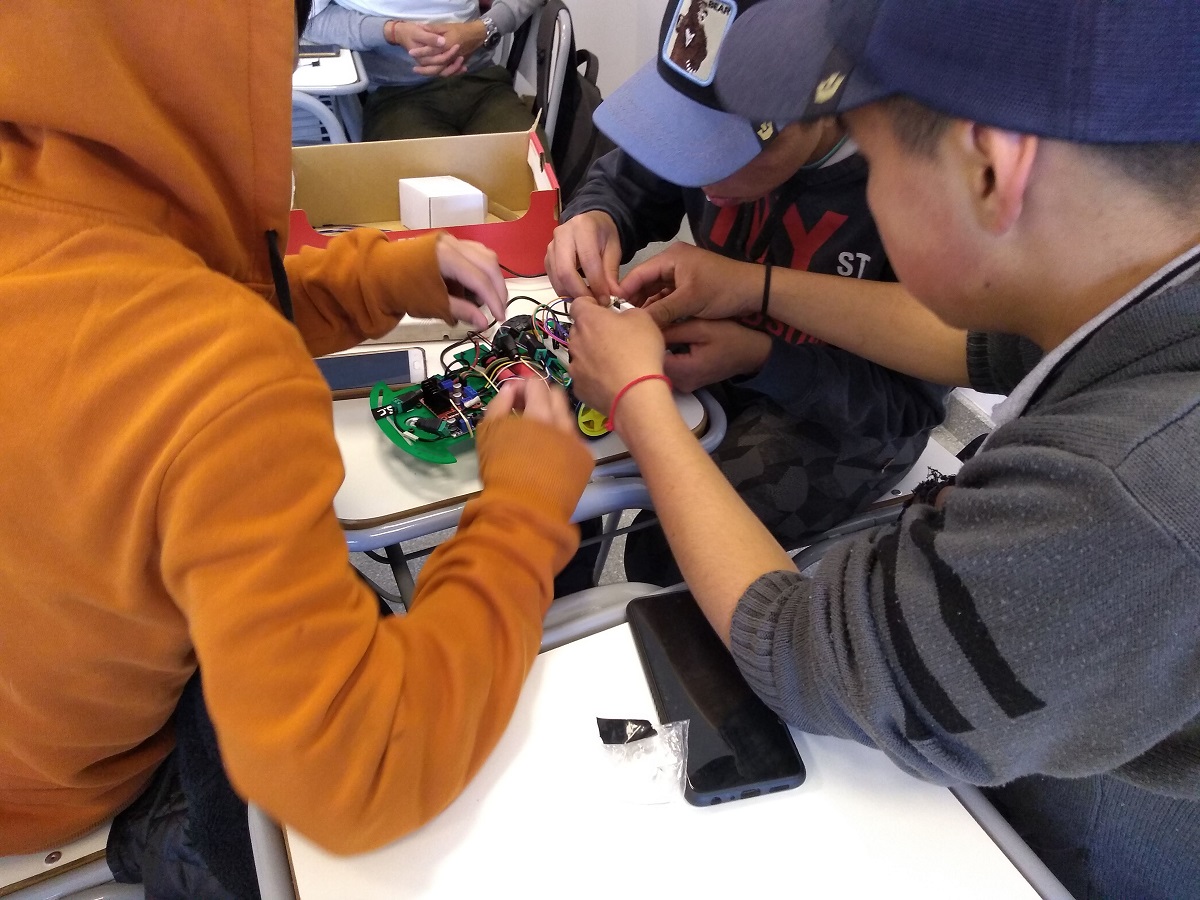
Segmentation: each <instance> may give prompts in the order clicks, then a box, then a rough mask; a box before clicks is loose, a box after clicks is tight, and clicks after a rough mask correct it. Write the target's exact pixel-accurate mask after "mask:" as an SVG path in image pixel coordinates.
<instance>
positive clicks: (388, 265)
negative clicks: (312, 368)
mask: <svg viewBox="0 0 1200 900" xmlns="http://www.w3.org/2000/svg"><path fill="white" fill-rule="evenodd" d="M437 241H438V235H437V234H429V235H422V236H420V237H413V238H404V239H402V240H399V241H389V240H388V239H387V238H386V237H385V236H384V234H383V232H381V231H376V230H375V229H372V228H356V229H354V230H353V231H348V232H346V233H345V234H339V235H338V236H337V237H335V238H334V239H333V240H331V241H330V242H329V245H328V246H327V247H325V248H324V249H318V248H316V247H304V248H302V249H301V250H300V252H299V253H294V254H291V255H289V256H287V257H285V258H284V267H285V268H286V269H287V275H288V288H289V289H290V291H291V295H292V310H293V314H294V316H295V321H296V327H297V328H299V329H300V334H301V335H303V337H304V342H305V344H306V345H307V346H308V349H309V352H310V353H311V354H312V355H313V356H321V355H323V354H326V353H332V352H334V351H335V350H345V349H346V348H347V347H353V346H355V345H356V344H359V343H361V342H362V341H363V339H364V338H369V337H379V336H380V335H382V334H386V333H387V332H388V331H389V330H391V328H392V327H393V326H394V325H395V324H396V321H397V320H398V319H399V318H400V317H401V316H403V315H405V314H406V313H407V314H409V315H413V316H418V317H422V318H437V319H443V320H445V321H447V322H450V321H451V318H450V298H449V295H448V293H447V292H446V283H445V282H444V281H443V280H442V275H441V271H440V269H439V267H438V261H437Z"/></svg>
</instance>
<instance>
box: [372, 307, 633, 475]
mask: <svg viewBox="0 0 1200 900" xmlns="http://www.w3.org/2000/svg"><path fill="white" fill-rule="evenodd" d="M560 303H561V304H562V305H563V306H564V307H565V305H566V301H565V300H558V301H555V302H554V303H552V304H540V305H539V306H538V307H537V309H536V310H535V311H534V313H533V314H532V315H518V316H513V317H512V318H511V319H507V320H506V321H504V322H502V323H501V324H500V325H498V326H496V330H495V333H494V335H493V337H492V338H491V340H490V341H488V340H486V339H485V338H484V337H483V336H482V335H481V334H478V333H475V332H472V333H470V334H468V335H467V337H466V338H465V339H463V340H461V341H459V342H458V343H457V344H454V345H451V347H449V348H447V350H446V351H445V352H444V353H443V354H442V365H443V367H444V368H445V370H446V371H445V372H444V373H443V374H441V375H431V376H430V377H428V378H426V379H425V380H424V381H422V382H421V383H420V386H419V387H417V388H415V389H410V390H408V391H406V392H404V393H397V392H396V391H394V390H393V389H392V388H391V386H389V385H388V384H387V383H386V382H379V383H378V384H376V385H375V387H374V388H373V389H372V391H371V415H372V416H373V418H374V419H375V422H376V424H377V425H378V426H379V427H380V429H381V430H382V431H383V433H384V434H385V435H386V436H387V438H388V440H390V441H391V442H392V443H393V444H395V445H396V446H397V447H399V448H400V449H402V450H404V451H405V452H407V453H409V454H411V455H413V456H415V457H417V458H419V459H423V460H426V461H427V462H434V463H443V464H444V463H452V462H455V461H456V460H457V457H456V456H455V455H454V452H453V451H454V449H455V448H456V447H457V446H458V445H459V444H460V443H462V442H463V441H469V440H472V439H473V438H474V437H475V429H476V428H477V427H478V426H479V425H480V423H481V422H482V421H483V415H484V410H485V409H486V407H487V404H488V403H489V402H490V401H491V399H492V398H493V397H495V396H496V393H497V391H499V389H500V386H501V385H502V384H504V382H505V381H509V380H511V379H513V378H541V379H542V380H543V381H545V382H546V383H547V384H556V385H559V386H560V387H563V388H565V389H566V391H567V394H568V396H569V397H570V399H571V406H572V409H573V411H574V412H575V417H576V422H577V424H578V426H579V431H580V433H581V434H584V435H586V436H587V437H590V438H596V437H602V436H604V435H605V434H607V433H608V431H609V428H608V423H607V422H606V420H605V417H604V415H603V414H602V413H600V412H599V411H597V410H594V409H591V408H590V407H588V406H584V405H583V404H581V403H580V402H579V401H578V400H577V399H576V398H575V397H574V395H573V394H572V393H571V376H570V374H569V373H568V371H567V362H568V355H567V354H568V342H569V338H570V318H569V317H568V316H567V314H566V312H565V311H563V312H555V311H554V309H553V308H554V307H556V306H558V305H559V304H560ZM468 343H469V344H470V346H469V347H465V348H464V349H462V350H459V351H458V352H456V353H453V354H452V355H451V358H450V359H449V360H447V359H446V353H450V352H451V351H452V350H454V349H455V348H456V347H462V346H463V345H465V344H468Z"/></svg>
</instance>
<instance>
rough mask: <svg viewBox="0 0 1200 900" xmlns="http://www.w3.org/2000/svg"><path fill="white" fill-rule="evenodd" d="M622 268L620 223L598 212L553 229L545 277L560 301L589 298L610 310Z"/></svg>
mask: <svg viewBox="0 0 1200 900" xmlns="http://www.w3.org/2000/svg"><path fill="white" fill-rule="evenodd" d="M620 265H621V238H620V236H619V235H618V234H617V223H616V222H614V221H613V220H612V216H610V215H609V214H608V213H606V212H601V211H600V210H598V209H595V210H589V211H588V212H585V213H580V214H579V215H577V216H575V217H573V218H571V219H568V220H567V221H566V222H563V223H562V224H561V225H559V226H558V227H557V228H555V229H554V236H553V239H552V240H551V241H550V246H548V247H547V248H546V274H547V275H548V276H549V277H550V283H551V284H552V285H554V289H555V290H556V291H558V295H559V296H560V297H581V296H584V295H585V294H586V295H588V296H591V297H595V298H596V299H597V300H598V301H599V302H600V304H601V305H603V306H607V305H608V298H609V297H610V296H612V295H613V294H615V293H616V291H617V272H618V270H619V268H620ZM580 268H582V269H583V277H582V278H581V277H580V276H579V271H578V270H579V269H580ZM584 279H587V280H586V282H585V281H584Z"/></svg>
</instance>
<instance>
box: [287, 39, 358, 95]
mask: <svg viewBox="0 0 1200 900" xmlns="http://www.w3.org/2000/svg"><path fill="white" fill-rule="evenodd" d="M301 49H303V48H301ZM366 87H367V76H366V74H365V73H364V71H363V67H362V61H361V60H360V59H359V57H358V54H357V53H355V52H354V51H353V50H347V49H345V48H344V47H343V48H341V50H340V51H339V52H338V55H337V56H302V57H300V60H299V62H298V63H297V64H296V68H295V69H294V70H293V72H292V88H293V89H294V90H297V91H304V92H305V93H307V94H356V93H358V92H359V91H362V90H365V89H366Z"/></svg>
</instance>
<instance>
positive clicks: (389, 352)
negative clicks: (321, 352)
mask: <svg viewBox="0 0 1200 900" xmlns="http://www.w3.org/2000/svg"><path fill="white" fill-rule="evenodd" d="M316 363H317V368H318V369H320V370H321V374H322V375H324V376H325V380H326V381H327V382H329V389H330V390H331V391H332V392H333V394H334V397H335V398H338V399H341V398H344V397H351V396H364V397H365V396H366V395H367V394H369V393H370V391H371V388H372V387H374V386H375V384H376V383H377V382H380V381H386V382H387V383H388V384H391V385H397V384H420V383H421V382H422V381H424V380H425V378H426V377H427V373H426V363H425V350H424V349H423V348H421V347H394V346H390V345H388V344H367V345H363V346H359V347H355V348H354V349H352V350H343V351H342V352H340V353H333V354H330V355H329V356H319V357H317V359H316Z"/></svg>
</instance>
